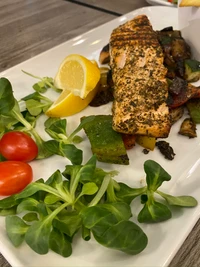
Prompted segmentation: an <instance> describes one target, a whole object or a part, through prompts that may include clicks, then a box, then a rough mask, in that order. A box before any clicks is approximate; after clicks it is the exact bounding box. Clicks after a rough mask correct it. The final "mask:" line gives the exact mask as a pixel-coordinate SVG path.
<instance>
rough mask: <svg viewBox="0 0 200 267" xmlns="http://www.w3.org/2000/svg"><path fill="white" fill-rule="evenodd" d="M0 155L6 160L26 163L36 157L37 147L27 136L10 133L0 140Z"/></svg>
mask: <svg viewBox="0 0 200 267" xmlns="http://www.w3.org/2000/svg"><path fill="white" fill-rule="evenodd" d="M0 153H1V154H2V156H3V157H4V158H6V159H7V160H19V161H25V162H28V161H31V160H33V159H34V158H36V157H37V154H38V147H37V145H36V143H35V141H34V140H33V139H32V138H31V137H30V136H29V135H28V134H26V133H22V132H19V131H12V132H7V133H5V134H4V135H3V137H2V138H1V140H0Z"/></svg>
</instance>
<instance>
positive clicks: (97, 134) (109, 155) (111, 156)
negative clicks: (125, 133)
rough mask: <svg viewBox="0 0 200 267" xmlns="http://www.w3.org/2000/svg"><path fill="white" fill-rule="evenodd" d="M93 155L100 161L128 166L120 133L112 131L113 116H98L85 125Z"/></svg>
mask: <svg viewBox="0 0 200 267" xmlns="http://www.w3.org/2000/svg"><path fill="white" fill-rule="evenodd" d="M83 128H84V130H85V133H86V135H87V136H88V138H89V141H90V144H91V149H92V152H93V154H95V155H96V156H97V159H98V161H101V162H107V163H115V164H123V165H128V164H129V159H128V156H127V153H126V149H125V147H124V143H123V140H122V136H121V134H120V133H117V132H115V131H114V130H113V129H112V116H111V115H97V116H95V118H94V120H92V121H90V122H88V123H86V124H85V125H84V127H83Z"/></svg>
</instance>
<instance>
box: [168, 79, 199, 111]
mask: <svg viewBox="0 0 200 267" xmlns="http://www.w3.org/2000/svg"><path fill="white" fill-rule="evenodd" d="M176 80H177V79H174V80H173V81H172V85H170V87H171V88H172V87H173V82H176ZM179 85H180V86H181V85H182V87H181V88H179V89H177V92H178V91H180V93H179V94H173V93H170V92H169V96H168V99H167V105H168V107H169V108H176V107H179V106H181V105H183V104H185V103H186V102H187V101H188V100H189V99H192V98H200V87H195V86H194V85H192V84H190V83H187V82H183V83H179ZM170 91H171V89H170Z"/></svg>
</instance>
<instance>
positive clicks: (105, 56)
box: [99, 44, 110, 64]
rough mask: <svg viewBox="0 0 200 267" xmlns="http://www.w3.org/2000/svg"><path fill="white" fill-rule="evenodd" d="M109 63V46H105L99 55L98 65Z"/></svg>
mask: <svg viewBox="0 0 200 267" xmlns="http://www.w3.org/2000/svg"><path fill="white" fill-rule="evenodd" d="M109 62H110V54H109V44H107V45H105V46H104V47H103V48H102V50H101V52H100V55H99V63H100V64H107V63H109Z"/></svg>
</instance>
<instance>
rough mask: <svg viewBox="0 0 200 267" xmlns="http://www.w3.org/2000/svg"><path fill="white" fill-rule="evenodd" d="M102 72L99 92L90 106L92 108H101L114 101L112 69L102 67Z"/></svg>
mask: <svg viewBox="0 0 200 267" xmlns="http://www.w3.org/2000/svg"><path fill="white" fill-rule="evenodd" d="M100 71H101V77H100V81H99V86H98V92H97V94H96V95H95V97H94V98H93V100H92V101H91V102H90V104H89V105H90V106H92V107H99V106H101V105H105V104H107V103H109V102H110V101H113V88H112V86H111V84H110V69H109V68H106V67H102V68H100Z"/></svg>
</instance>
